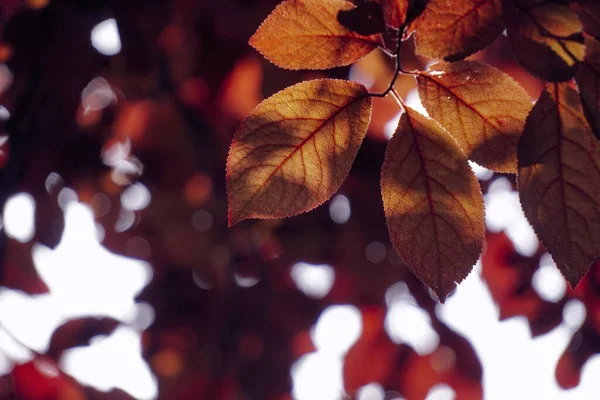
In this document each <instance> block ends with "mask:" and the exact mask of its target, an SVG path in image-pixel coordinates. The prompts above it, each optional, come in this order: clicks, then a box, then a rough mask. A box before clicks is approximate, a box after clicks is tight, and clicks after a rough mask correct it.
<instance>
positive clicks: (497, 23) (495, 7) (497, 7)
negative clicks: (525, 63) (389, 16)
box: [413, 0, 504, 61]
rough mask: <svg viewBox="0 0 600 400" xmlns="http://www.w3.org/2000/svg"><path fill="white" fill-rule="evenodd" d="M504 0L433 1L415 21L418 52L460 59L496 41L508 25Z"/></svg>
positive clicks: (447, 58) (434, 56)
mask: <svg viewBox="0 0 600 400" xmlns="http://www.w3.org/2000/svg"><path fill="white" fill-rule="evenodd" d="M501 11H502V6H501V1H500V0H465V1H447V0H431V1H429V3H428V4H427V7H426V8H425V10H424V11H423V13H422V14H421V16H420V17H419V18H417V20H416V21H415V22H414V26H413V29H415V30H416V41H417V53H418V54H421V55H423V56H426V57H433V58H444V59H446V60H448V61H456V60H460V59H462V58H465V57H466V56H468V55H470V54H473V53H474V52H476V51H478V50H481V49H482V48H484V47H485V46H487V45H488V44H490V43H491V42H493V41H494V39H495V38H496V37H498V35H499V34H500V33H502V31H503V29H504V27H503V24H502V20H501V17H500V16H501Z"/></svg>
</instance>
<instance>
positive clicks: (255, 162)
mask: <svg viewBox="0 0 600 400" xmlns="http://www.w3.org/2000/svg"><path fill="white" fill-rule="evenodd" d="M366 95H367V92H366V89H365V88H364V87H363V86H362V85H360V84H358V83H354V82H350V81H343V80H334V79H322V80H314V81H308V82H302V83H299V84H296V85H294V86H291V87H289V88H287V89H284V90H282V91H281V92H279V93H277V94H275V95H273V96H272V97H270V98H268V99H267V100H265V101H263V102H262V103H261V104H259V105H258V106H257V107H256V108H255V109H254V111H252V113H250V115H249V116H248V117H247V118H246V120H245V121H244V122H243V123H242V124H241V125H240V127H239V128H238V130H237V132H236V133H235V135H234V138H233V143H232V144H231V149H230V152H229V157H228V159H227V193H228V198H229V224H230V225H234V224H236V223H238V222H240V221H241V220H243V219H246V218H281V217H289V216H292V215H295V214H298V213H301V212H304V211H308V210H310V209H312V208H315V207H316V206H318V205H320V204H321V203H323V202H324V201H325V200H327V199H328V198H329V197H330V196H331V195H332V194H333V193H334V192H335V191H336V190H337V189H338V188H339V187H340V185H341V184H342V182H343V181H344V179H345V178H346V176H347V175H348V172H349V171H350V166H351V164H352V161H353V160H354V157H355V156H356V153H357V151H358V148H359V147H360V144H361V142H362V140H363V138H364V136H365V134H366V131H367V126H368V124H369V119H370V115H371V98H370V97H366Z"/></svg>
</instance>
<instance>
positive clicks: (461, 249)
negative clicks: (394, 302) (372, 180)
mask: <svg viewBox="0 0 600 400" xmlns="http://www.w3.org/2000/svg"><path fill="white" fill-rule="evenodd" d="M381 190H382V195H383V206H384V210H385V216H386V219H387V224H388V229H389V232H390V237H391V239H392V243H393V244H394V247H395V248H396V251H397V252H398V254H399V255H400V258H402V260H403V261H404V262H405V263H406V264H407V265H408V266H409V267H410V268H411V270H412V271H413V272H414V273H415V275H416V276H417V277H418V278H419V279H420V280H421V281H423V282H424V283H425V284H427V286H429V287H431V288H432V289H433V290H434V291H435V292H436V293H437V295H438V297H439V299H440V300H441V301H442V302H443V301H444V299H445V298H446V296H447V295H448V293H450V292H451V291H452V290H453V289H454V288H455V283H454V282H460V281H462V280H463V279H464V278H465V277H466V276H467V275H468V274H469V272H471V269H472V267H473V265H474V264H475V262H476V261H477V258H478V257H479V253H480V252H481V247H482V246H483V239H484V230H485V229H484V218H483V198H482V195H481V189H480V188H479V184H478V182H477V179H476V178H475V175H473V172H472V171H471V168H470V167H469V164H468V163H467V158H466V156H465V155H464V153H463V152H462V151H461V150H460V148H459V147H458V145H457V143H456V142H455V141H454V139H452V137H451V136H450V135H449V134H448V133H447V132H446V131H445V130H444V129H443V128H441V127H440V126H439V125H437V124H436V123H435V122H434V121H432V120H431V119H429V118H426V117H424V116H422V115H420V114H419V113H417V112H416V111H414V110H412V109H410V108H406V113H404V114H403V115H402V117H401V118H400V123H399V125H398V129H397V130H396V133H395V134H394V136H393V137H392V139H391V140H390V142H389V144H388V148H387V151H386V155H385V162H384V163H383V169H382V172H381Z"/></svg>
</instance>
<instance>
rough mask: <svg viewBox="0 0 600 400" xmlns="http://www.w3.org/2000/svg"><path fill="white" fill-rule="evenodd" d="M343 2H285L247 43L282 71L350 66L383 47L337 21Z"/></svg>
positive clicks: (375, 39) (375, 37)
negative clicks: (282, 69) (283, 69)
mask: <svg viewBox="0 0 600 400" xmlns="http://www.w3.org/2000/svg"><path fill="white" fill-rule="evenodd" d="M353 7H354V6H353V5H352V3H350V2H348V1H346V0H327V1H320V0H286V1H284V2H283V3H281V4H280V5H279V6H277V8H275V10H274V11H273V12H272V13H271V15H269V16H268V17H267V19H266V20H265V21H264V22H263V24H262V25H261V26H260V28H258V30H257V31H256V33H255V34H254V36H252V38H251V39H250V44H251V45H252V46H253V47H254V48H256V49H257V50H258V51H260V52H261V53H262V54H263V55H264V56H265V58H267V59H268V60H269V61H271V62H273V63H274V64H275V65H277V66H279V67H281V68H287V69H301V68H302V69H327V68H333V67H339V66H342V65H348V64H352V63H353V62H354V61H356V60H358V59H359V58H361V57H363V56H365V55H367V54H369V53H370V52H371V51H373V50H374V49H375V48H376V47H377V46H378V45H380V44H382V39H381V37H380V35H370V36H367V35H361V34H359V33H356V32H354V31H352V30H350V29H348V28H346V27H344V26H343V25H342V24H340V23H339V22H338V20H337V14H338V12H340V11H343V10H350V9H352V8H353Z"/></svg>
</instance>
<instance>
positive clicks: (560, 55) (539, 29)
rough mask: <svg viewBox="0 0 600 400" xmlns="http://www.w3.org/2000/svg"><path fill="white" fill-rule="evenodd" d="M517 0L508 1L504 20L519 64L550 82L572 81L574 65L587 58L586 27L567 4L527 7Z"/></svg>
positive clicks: (545, 4) (544, 4)
mask: <svg viewBox="0 0 600 400" xmlns="http://www.w3.org/2000/svg"><path fill="white" fill-rule="evenodd" d="M514 1H516V0H514ZM514 1H513V3H511V1H507V2H506V7H505V8H504V15H505V18H504V20H505V23H506V26H507V33H508V37H509V39H510V41H511V44H512V46H513V50H514V52H515V56H516V57H517V59H518V60H519V62H520V63H521V64H523V66H525V67H526V68H527V69H529V70H530V71H531V72H533V73H534V74H535V75H537V76H540V77H542V78H544V79H547V80H550V81H564V80H567V79H569V78H571V77H572V76H573V73H574V71H573V66H574V65H575V64H576V63H577V61H580V60H582V59H583V56H584V52H585V45H584V43H583V36H582V34H581V31H582V29H583V28H582V26H581V23H580V22H579V19H578V18H577V14H575V13H574V12H573V11H572V10H571V9H570V8H569V7H568V6H567V5H563V4H557V3H543V4H539V5H537V6H535V7H529V8H523V7H517V6H516V5H515V4H514Z"/></svg>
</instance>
